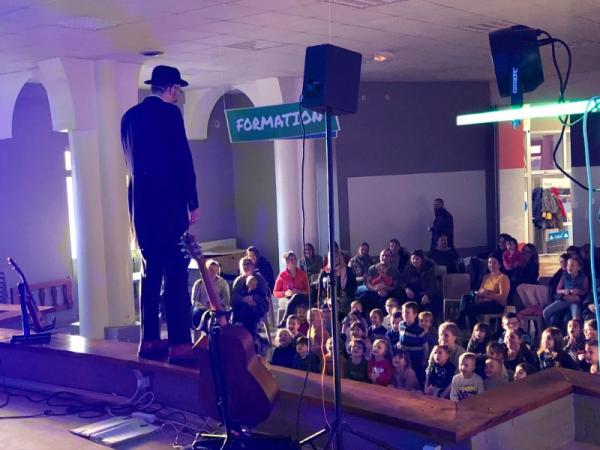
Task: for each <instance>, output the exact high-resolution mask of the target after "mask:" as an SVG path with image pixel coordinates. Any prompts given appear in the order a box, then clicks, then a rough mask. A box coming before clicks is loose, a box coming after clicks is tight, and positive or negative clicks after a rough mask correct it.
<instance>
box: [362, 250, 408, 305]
mask: <svg viewBox="0 0 600 450" xmlns="http://www.w3.org/2000/svg"><path fill="white" fill-rule="evenodd" d="M379 262H381V263H383V264H384V265H385V266H386V267H387V268H388V274H389V275H390V276H391V277H392V280H393V281H394V287H393V289H391V290H390V289H388V288H386V286H385V285H383V284H376V285H375V284H373V283H372V280H373V278H375V277H377V265H376V264H373V265H372V266H371V267H369V271H368V272H367V276H366V277H365V284H366V286H367V288H368V291H367V292H364V293H362V294H361V295H360V297H359V299H360V301H361V303H362V304H363V307H364V309H365V312H366V313H367V314H369V313H370V312H371V310H373V309H375V308H379V309H383V307H384V305H385V301H386V300H387V299H388V298H389V297H394V296H395V294H396V293H397V292H398V290H399V288H400V280H401V274H400V272H399V271H398V269H397V268H396V267H394V266H393V265H392V253H391V252H390V250H389V249H387V248H385V249H383V250H381V253H380V254H379Z"/></svg>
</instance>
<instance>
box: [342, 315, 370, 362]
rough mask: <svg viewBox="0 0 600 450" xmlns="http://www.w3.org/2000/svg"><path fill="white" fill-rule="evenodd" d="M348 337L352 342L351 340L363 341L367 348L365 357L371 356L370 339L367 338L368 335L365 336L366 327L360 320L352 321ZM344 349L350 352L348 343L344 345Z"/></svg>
mask: <svg viewBox="0 0 600 450" xmlns="http://www.w3.org/2000/svg"><path fill="white" fill-rule="evenodd" d="M349 338H350V341H349V342H352V341H353V340H360V341H363V342H364V343H365V348H366V349H367V353H366V358H367V359H369V358H371V347H372V346H371V341H370V340H369V337H368V336H367V329H366V328H365V326H364V325H363V324H362V323H361V322H354V323H353V324H352V325H351V326H350V336H349ZM346 350H347V351H348V353H350V345H347V346H346Z"/></svg>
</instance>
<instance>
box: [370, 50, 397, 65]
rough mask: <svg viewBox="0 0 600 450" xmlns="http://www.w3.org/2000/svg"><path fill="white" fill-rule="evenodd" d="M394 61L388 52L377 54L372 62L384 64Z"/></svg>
mask: <svg viewBox="0 0 600 450" xmlns="http://www.w3.org/2000/svg"><path fill="white" fill-rule="evenodd" d="M392 59H394V55H393V54H392V53H390V52H377V53H375V54H374V55H373V61H375V62H379V63H381V62H386V61H391V60H392Z"/></svg>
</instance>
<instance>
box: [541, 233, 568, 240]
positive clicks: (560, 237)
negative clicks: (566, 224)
mask: <svg viewBox="0 0 600 450" xmlns="http://www.w3.org/2000/svg"><path fill="white" fill-rule="evenodd" d="M565 239H569V232H568V231H553V232H552V233H548V239H546V241H547V242H552V241H563V240H565Z"/></svg>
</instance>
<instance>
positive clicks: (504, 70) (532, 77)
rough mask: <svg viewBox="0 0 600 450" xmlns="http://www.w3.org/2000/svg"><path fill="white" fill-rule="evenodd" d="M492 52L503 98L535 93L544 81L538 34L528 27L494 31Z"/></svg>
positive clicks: (491, 34)
mask: <svg viewBox="0 0 600 450" xmlns="http://www.w3.org/2000/svg"><path fill="white" fill-rule="evenodd" d="M489 37H490V49H491V51H492V59H493V61H494V70H495V72H496V82H497V83H498V91H499V92H500V95H501V96H502V97H514V96H515V95H517V96H519V95H522V94H523V93H524V92H531V91H533V90H535V89H536V88H537V87H538V86H539V85H540V84H542V83H543V82H544V69H543V67H542V59H541V56H540V46H539V43H538V39H537V38H538V31H537V30H535V29H533V28H530V27H527V26H525V25H515V26H514V27H510V28H505V29H502V30H497V31H492V32H491V33H490V35H489Z"/></svg>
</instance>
